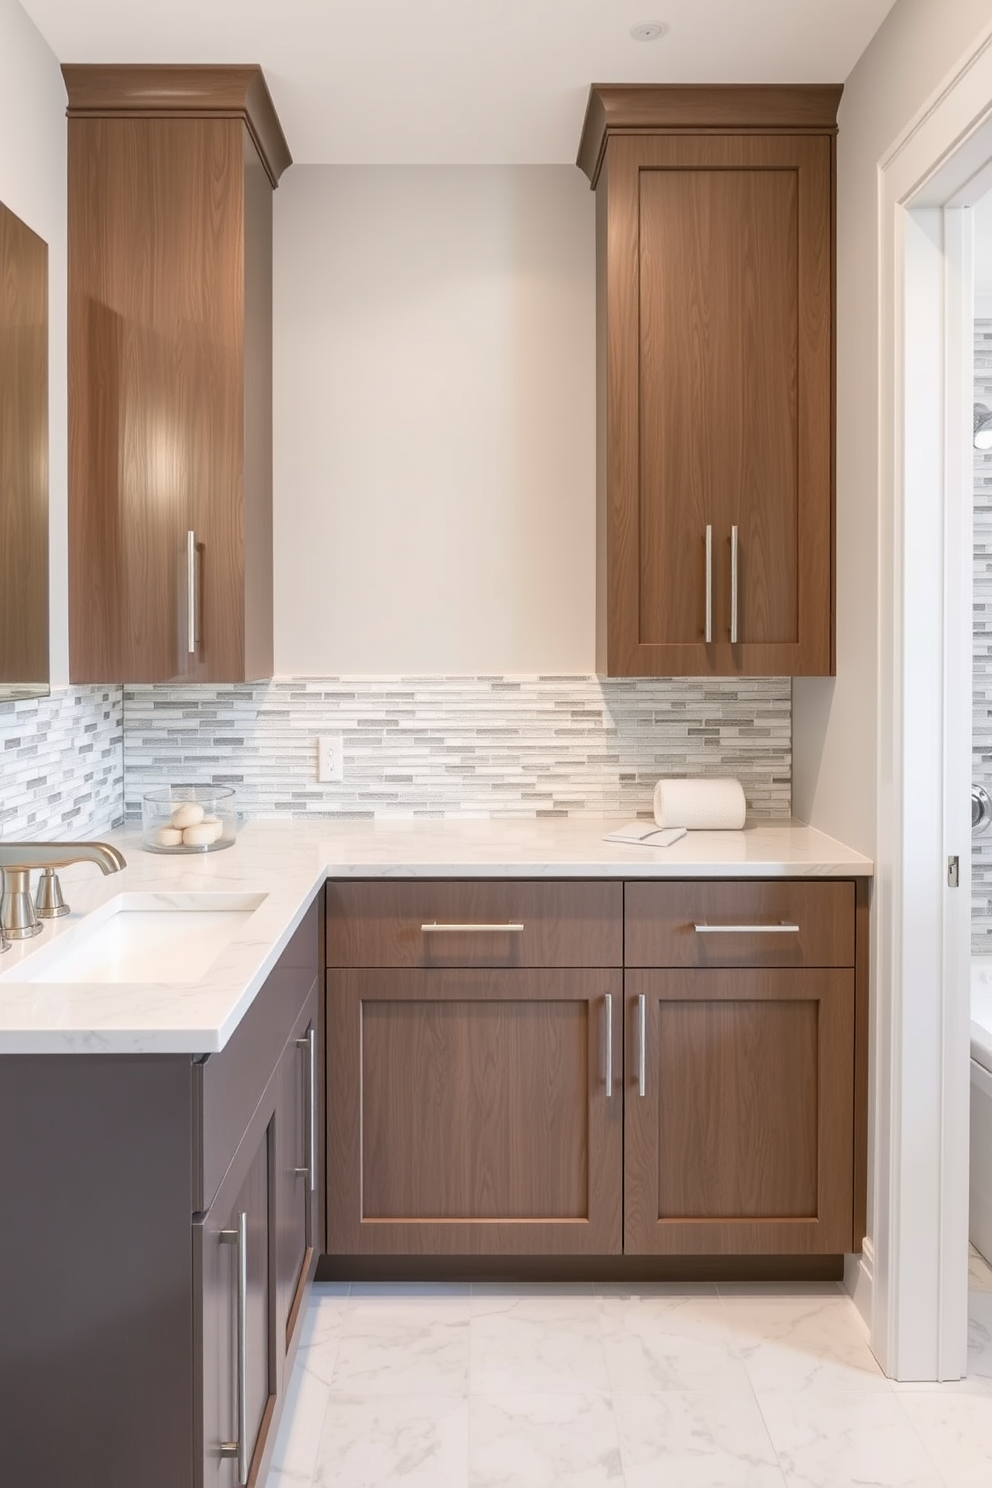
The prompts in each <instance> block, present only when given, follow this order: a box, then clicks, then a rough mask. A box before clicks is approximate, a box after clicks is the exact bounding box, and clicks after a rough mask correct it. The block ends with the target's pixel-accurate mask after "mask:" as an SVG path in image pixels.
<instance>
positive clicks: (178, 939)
mask: <svg viewBox="0 0 992 1488" xmlns="http://www.w3.org/2000/svg"><path fill="white" fill-rule="evenodd" d="M265 898H266V895H265V894H118V895H117V897H116V898H115V899H111V900H110V901H109V902H108V903H107V904H104V905H101V907H100V908H99V909H95V910H94V911H93V912H92V914H88V915H87V916H86V918H85V919H84V920H82V921H81V922H80V923H79V924H78V925H74V926H72V927H71V928H67V929H66V930H65V931H64V933H63V934H61V935H60V936H58V938H57V939H56V940H55V941H53V943H52V944H51V945H49V946H42V947H39V949H38V950H37V951H36V952H35V954H34V955H32V956H29V957H27V958H25V960H24V961H23V962H21V963H20V964H19V965H17V966H12V967H11V968H10V970H9V971H8V972H7V973H6V979H7V980H12V981H18V982H64V983H67V982H106V983H113V982H180V983H182V982H196V981H199V979H200V978H201V977H202V976H203V974H204V972H206V971H209V969H210V967H211V966H212V965H213V964H214V962H215V961H216V960H217V958H218V956H219V955H220V954H221V952H222V951H223V950H224V949H225V948H226V947H227V946H228V945H230V943H231V941H232V940H233V939H234V937H235V936H236V935H237V934H238V932H239V931H240V930H241V929H243V927H244V925H245V924H246V923H247V921H248V920H249V919H250V918H251V916H252V915H253V914H254V913H255V910H256V909H257V908H258V907H259V905H260V904H261V903H262V902H263V901H264V899H265Z"/></svg>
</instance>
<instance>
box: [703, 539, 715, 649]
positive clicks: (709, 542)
mask: <svg viewBox="0 0 992 1488" xmlns="http://www.w3.org/2000/svg"><path fill="white" fill-rule="evenodd" d="M705 636H706V644H707V646H708V645H709V644H710V642H711V641H712V639H713V528H712V526H711V525H710V524H709V523H707V524H706V631H705Z"/></svg>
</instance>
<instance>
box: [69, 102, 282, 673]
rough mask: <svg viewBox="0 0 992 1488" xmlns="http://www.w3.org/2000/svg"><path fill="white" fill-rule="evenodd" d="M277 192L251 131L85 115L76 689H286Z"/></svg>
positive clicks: (76, 370)
mask: <svg viewBox="0 0 992 1488" xmlns="http://www.w3.org/2000/svg"><path fill="white" fill-rule="evenodd" d="M271 195H272V192H271V187H270V186H269V182H268V179H267V177H266V176H265V172H264V169H263V167H262V165H261V163H260V162H259V160H258V157H257V155H256V153H255V150H254V147H253V145H252V141H251V138H250V136H249V134H248V131H247V129H246V127H245V125H244V124H243V123H242V121H241V120H240V119H238V118H236V117H231V118H181V117H171V118H170V117H161V118H148V117H143V118H131V117H127V116H120V117H112V118H100V117H70V124H69V321H68V338H69V607H70V673H71V676H72V679H73V680H74V681H79V682H85V681H111V680H113V679H115V678H117V679H119V678H121V677H127V678H128V679H129V680H132V681H135V682H167V681H196V682H238V681H244V680H245V679H246V678H249V677H257V676H261V675H271V670H272V642H271V636H272V580H271V546H272V545H271V524H272V518H271V443H272V439H271V424H272V415H271V210H272V207H271ZM246 355H250V356H251V357H252V358H254V359H255V360H256V362H257V365H252V366H251V367H250V368H247V367H246ZM246 466H247V467H248V468H247V469H246ZM191 606H192V608H191ZM191 632H192V634H191Z"/></svg>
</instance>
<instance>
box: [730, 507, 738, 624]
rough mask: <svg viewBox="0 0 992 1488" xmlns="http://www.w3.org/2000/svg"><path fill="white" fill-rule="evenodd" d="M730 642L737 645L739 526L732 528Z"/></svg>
mask: <svg viewBox="0 0 992 1488" xmlns="http://www.w3.org/2000/svg"><path fill="white" fill-rule="evenodd" d="M730 644H731V645H732V646H736V645H737V528H736V527H731V529H730Z"/></svg>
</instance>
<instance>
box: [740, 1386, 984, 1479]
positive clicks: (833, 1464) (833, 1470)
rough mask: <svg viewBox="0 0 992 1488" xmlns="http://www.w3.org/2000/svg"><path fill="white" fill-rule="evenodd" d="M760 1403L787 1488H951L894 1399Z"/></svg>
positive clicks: (814, 1397)
mask: <svg viewBox="0 0 992 1488" xmlns="http://www.w3.org/2000/svg"><path fill="white" fill-rule="evenodd" d="M757 1400H758V1405H759V1407H760V1409H761V1414H762V1416H763V1417H764V1420H765V1425H766V1426H767V1428H768V1434H769V1436H770V1437H771V1441H772V1445H773V1447H774V1448H775V1451H776V1452H777V1454H778V1460H779V1463H780V1465H781V1467H782V1471H783V1472H784V1474H785V1479H786V1482H787V1484H788V1485H789V1488H855V1485H856V1488H952V1485H948V1484H945V1483H944V1481H943V1480H942V1478H941V1476H940V1474H939V1473H938V1472H937V1469H936V1467H935V1466H934V1464H933V1461H932V1460H931V1458H930V1456H929V1454H928V1453H927V1451H926V1449H925V1448H924V1446H923V1443H922V1441H921V1440H920V1438H919V1437H918V1436H917V1435H916V1434H915V1433H914V1431H913V1428H912V1426H911V1425H910V1422H909V1419H908V1417H907V1415H906V1414H905V1412H904V1411H903V1408H902V1405H901V1403H900V1401H899V1400H897V1399H896V1397H895V1396H894V1395H893V1394H892V1393H891V1391H885V1392H878V1393H874V1394H872V1393H858V1392H855V1391H850V1390H846V1391H844V1392H842V1393H839V1394H833V1393H831V1392H829V1391H820V1392H813V1391H810V1392H805V1393H804V1392H803V1391H790V1392H789V1393H788V1394H768V1393H759V1394H758V1397H757ZM953 1488H957V1485H956V1484H954V1485H953Z"/></svg>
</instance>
